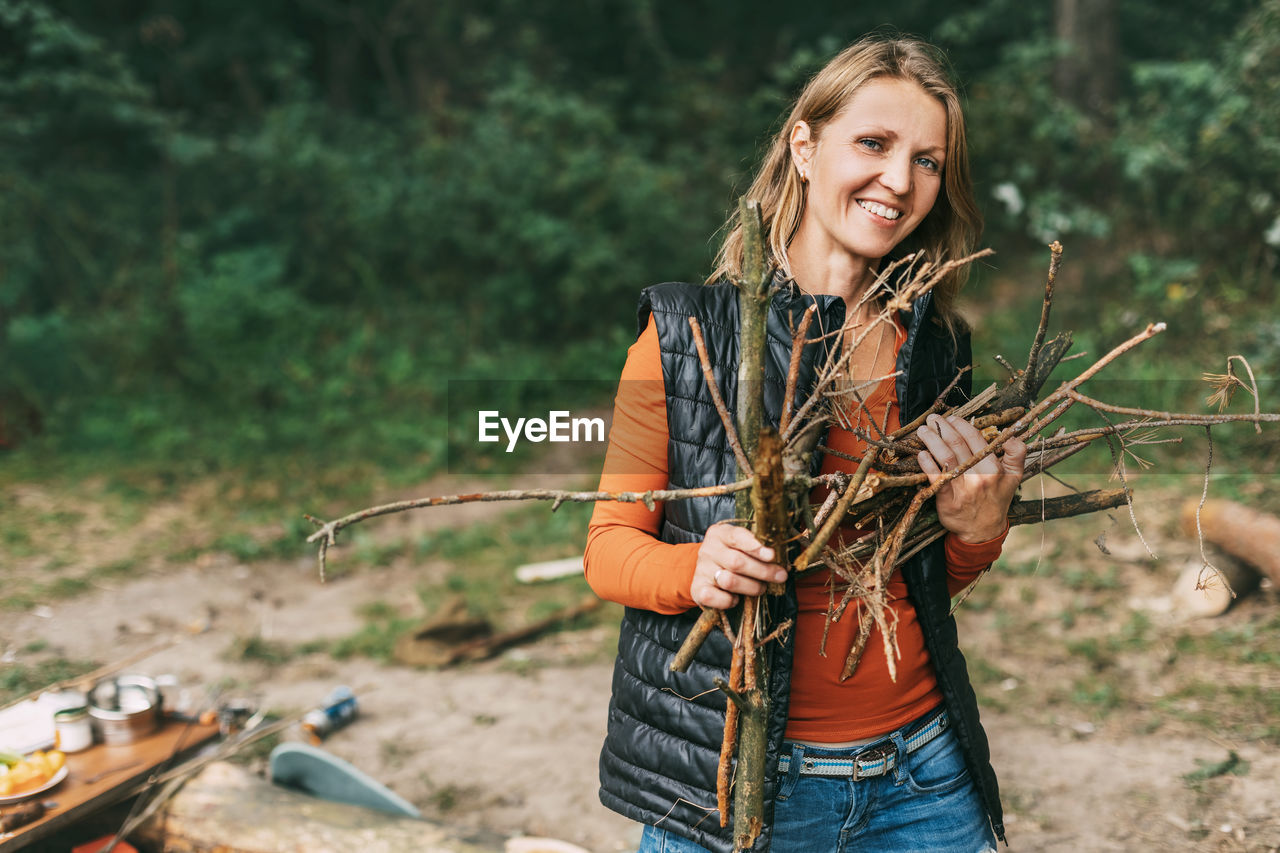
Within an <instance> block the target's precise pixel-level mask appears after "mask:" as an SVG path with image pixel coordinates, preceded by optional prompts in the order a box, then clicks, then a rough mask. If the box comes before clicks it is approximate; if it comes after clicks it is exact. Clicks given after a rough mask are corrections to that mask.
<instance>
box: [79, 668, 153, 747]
mask: <svg viewBox="0 0 1280 853" xmlns="http://www.w3.org/2000/svg"><path fill="white" fill-rule="evenodd" d="M89 718H90V720H92V722H93V728H94V731H95V732H96V733H97V735H98V739H99V740H100V741H102V742H103V743H105V744H107V745H113V744H122V743H133V742H134V741H137V740H141V739H142V738H144V737H146V736H147V735H149V734H151V733H152V732H153V731H155V730H156V729H157V728H158V727H159V725H160V688H159V687H157V686H156V683H155V681H154V680H153V679H151V678H148V677H147V676H145V675H112V676H108V677H106V678H103V679H102V680H100V681H98V682H97V683H96V684H94V685H93V689H92V690H90V691H89Z"/></svg>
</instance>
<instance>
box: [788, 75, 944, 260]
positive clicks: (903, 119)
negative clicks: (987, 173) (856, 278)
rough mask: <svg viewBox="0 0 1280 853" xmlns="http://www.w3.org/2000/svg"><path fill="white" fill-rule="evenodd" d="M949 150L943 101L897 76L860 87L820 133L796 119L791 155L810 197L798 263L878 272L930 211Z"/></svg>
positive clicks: (796, 249) (798, 240)
mask: <svg viewBox="0 0 1280 853" xmlns="http://www.w3.org/2000/svg"><path fill="white" fill-rule="evenodd" d="M946 146H947V113H946V109H945V108H944V107H943V105H942V103H941V102H940V101H938V100H937V99H936V98H934V97H933V96H931V95H929V94H928V93H927V92H925V91H924V89H922V88H921V87H920V86H919V85H918V84H916V83H914V82H911V81H907V80H900V79H897V78H889V77H880V78H876V79H874V80H872V81H870V82H869V83H867V84H866V85H864V86H862V87H861V88H859V89H858V90H857V91H856V92H855V93H854V95H853V97H852V98H850V99H849V101H848V103H846V104H845V105H844V107H843V108H842V109H841V110H840V111H839V112H838V113H837V114H836V115H835V116H834V117H833V118H832V119H831V121H829V122H828V123H827V124H826V125H825V126H823V127H822V129H821V134H820V135H815V133H814V131H813V129H812V128H810V127H809V125H808V124H807V123H805V122H803V121H801V122H797V123H796V125H795V126H794V127H793V128H792V130H791V156H792V161H793V162H794V163H795V166H796V168H797V169H798V170H799V171H800V174H801V175H802V176H803V177H804V179H805V180H806V182H807V188H806V189H807V192H806V197H805V207H804V213H803V215H802V216H801V219H800V225H799V228H798V229H797V231H796V234H795V237H794V238H793V239H792V241H791V246H790V247H789V249H788V251H789V254H790V256H791V259H792V263H793V266H805V267H810V268H812V265H813V264H814V263H815V262H819V263H821V265H822V266H824V267H828V268H829V267H831V266H832V265H833V264H835V265H845V264H848V265H850V266H851V268H852V271H856V270H858V269H862V270H873V269H874V268H875V266H876V265H877V263H878V261H879V260H880V259H881V258H883V257H884V256H885V255H887V254H888V253H889V252H890V251H891V250H892V249H893V247H894V246H896V245H898V244H899V243H900V242H902V240H903V239H905V238H906V237H907V235H909V234H910V233H911V232H912V231H914V230H915V229H916V226H918V225H919V224H920V223H921V222H922V221H923V220H924V218H925V217H926V216H927V215H928V214H929V211H930V210H932V209H933V205H934V202H935V201H936V200H937V198H938V193H939V192H940V191H941V189H942V169H943V165H944V162H943V161H944V159H945V156H946ZM798 255H803V256H804V259H803V262H801V261H802V259H801V258H800V257H798ZM797 262H801V263H797Z"/></svg>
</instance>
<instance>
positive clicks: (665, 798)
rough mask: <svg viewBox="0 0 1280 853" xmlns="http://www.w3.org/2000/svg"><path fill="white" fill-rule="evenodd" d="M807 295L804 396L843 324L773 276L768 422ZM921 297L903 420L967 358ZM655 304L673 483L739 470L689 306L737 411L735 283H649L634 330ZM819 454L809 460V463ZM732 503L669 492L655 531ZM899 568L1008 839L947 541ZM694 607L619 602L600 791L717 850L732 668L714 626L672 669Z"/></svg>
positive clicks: (727, 511) (772, 753)
mask: <svg viewBox="0 0 1280 853" xmlns="http://www.w3.org/2000/svg"><path fill="white" fill-rule="evenodd" d="M815 301H817V303H818V316H817V318H816V320H815V322H814V323H813V324H812V325H811V326H810V331H809V337H810V343H809V344H808V345H806V347H805V348H804V353H803V357H802V360H801V373H800V382H799V383H798V384H797V388H799V389H800V393H799V396H800V398H801V399H804V397H806V396H807V392H806V389H808V388H809V387H811V385H812V383H813V381H814V378H815V376H816V373H817V371H818V370H819V369H820V367H821V365H822V361H823V359H824V357H825V355H826V346H825V344H824V343H823V342H821V341H820V340H819V339H820V338H821V336H822V335H824V334H825V333H827V332H830V331H832V330H833V329H836V328H839V326H840V324H841V323H842V322H843V319H844V302H843V300H841V299H839V298H837V297H818V298H817V299H816V300H815V298H814V297H810V296H807V295H805V294H802V293H800V291H799V290H798V289H796V288H794V287H782V288H779V289H778V290H777V291H776V292H775V294H774V296H773V300H772V305H771V310H770V313H769V321H768V347H767V350H766V351H767V356H766V365H765V386H764V401H765V413H766V418H767V419H768V420H769V422H770V423H772V424H774V425H775V426H776V425H777V423H778V420H779V414H780V412H781V409H782V398H783V396H784V387H785V377H786V373H787V366H788V363H789V361H790V357H791V330H792V329H794V328H795V327H796V326H797V325H798V324H799V321H800V317H801V315H802V314H803V313H804V311H805V309H807V308H808V307H809V305H811V304H813V303H814V302H815ZM929 303H930V298H929V296H927V295H926V296H925V297H923V298H921V299H920V300H918V301H917V302H916V304H915V305H914V306H913V310H912V311H911V312H909V313H907V314H904V316H903V323H904V325H905V326H906V327H907V339H906V341H905V342H904V343H903V345H902V348H901V350H900V351H899V356H898V369H899V370H901V371H902V374H901V375H900V376H899V378H898V380H897V389H896V390H897V394H898V401H899V407H900V410H901V413H902V414H901V416H902V420H903V422H904V423H906V422H907V421H909V420H911V419H913V418H914V417H916V416H917V415H918V414H920V413H921V412H922V411H924V410H925V409H926V408H928V407H929V406H930V405H932V403H933V402H934V401H935V400H936V399H937V398H938V396H939V395H940V394H941V392H942V390H943V389H944V388H945V387H946V385H947V384H948V383H949V382H950V381H951V380H952V379H953V378H954V377H955V372H956V365H957V364H968V363H969V360H970V353H969V343H968V338H967V336H963V335H962V336H960V339H959V340H958V341H956V342H955V343H954V344H953V341H952V338H951V336H950V335H949V334H947V333H946V332H945V331H943V330H942V329H941V328H939V327H938V326H937V324H935V323H933V322H926V321H927V318H928V317H929V316H930V311H929ZM650 312H652V315H653V319H654V322H655V324H656V326H657V332H658V343H659V347H660V350H661V353H662V375H663V381H664V384H665V388H666V395H667V425H668V432H669V436H670V441H669V443H668V451H667V454H668V459H667V461H668V471H669V472H670V473H669V477H670V482H671V487H672V488H683V487H688V486H700V485H708V484H717V483H729V482H733V480H734V479H735V476H736V463H735V461H734V458H733V453H732V451H731V450H730V448H729V446H728V442H727V440H726V437H725V432H724V428H723V426H722V425H721V422H720V417H719V415H718V414H717V412H716V411H715V407H714V405H713V403H712V402H711V396H710V393H709V392H708V390H707V388H706V382H705V381H704V379H703V376H702V370H701V366H700V363H699V361H698V355H697V350H696V348H695V346H694V344H693V336H692V333H691V332H690V329H689V322H688V318H689V317H691V316H694V317H697V318H698V321H699V323H700V324H701V326H702V331H703V335H704V337H705V339H706V343H707V349H708V355H709V358H710V361H711V364H712V366H713V368H714V370H715V376H716V380H717V384H718V385H719V388H720V393H721V395H722V396H723V397H724V398H725V402H726V404H727V405H728V407H729V411H731V412H732V411H734V410H735V405H736V386H737V382H736V376H737V367H738V294H737V291H736V290H735V289H734V288H733V287H732V286H730V285H712V286H702V285H690V284H681V283H669V284H661V285H657V286H655V287H650V288H648V289H646V290H645V291H644V292H643V294H642V295H641V297H640V306H639V324H640V329H641V330H642V331H643V328H644V324H645V323H646V321H647V319H648V317H649V314H650ZM960 386H964V387H959V386H958V388H957V391H956V392H955V393H956V394H957V395H967V394H968V387H967V383H966V382H965V381H964V380H962V381H961V383H960ZM819 464H820V460H816V459H815V460H814V467H815V470H816V468H817V466H818V465H819ZM732 516H733V498H732V496H725V497H717V498H702V499H694V500H685V501H668V502H667V503H666V504H665V505H664V518H663V525H662V530H661V532H660V538H661V539H662V540H663V541H664V542H672V543H681V542H696V541H700V540H701V538H702V535H703V533H704V532H705V531H706V529H707V528H708V527H710V526H711V525H712V524H714V523H715V522H717V521H721V520H724V519H726V518H731V517H732ZM902 573H903V577H904V579H905V580H906V583H907V587H908V593H909V595H910V599H911V602H912V604H913V605H914V606H915V608H916V611H917V614H918V616H919V620H920V626H921V629H922V631H923V633H924V640H925V646H926V648H927V649H928V651H929V655H930V657H931V659H932V661H933V664H934V668H935V670H936V671H937V676H938V684H939V686H940V688H941V690H942V693H943V697H944V701H945V704H946V706H947V709H948V711H949V713H950V715H951V719H952V722H953V726H954V729H955V731H956V735H957V737H958V739H959V741H960V745H961V747H962V748H963V750H964V753H965V757H966V760H967V763H968V765H969V770H970V773H971V774H972V775H973V778H974V779H975V780H976V782H977V786H978V791H979V793H980V795H981V797H982V800H983V803H984V805H985V807H986V809H987V814H988V816H989V818H990V820H991V823H992V827H993V829H994V831H995V833H996V835H997V837H999V838H1001V839H1003V837H1004V827H1003V824H1002V812H1001V808H1000V799H999V789H998V787H997V784H996V778H995V774H994V772H993V771H992V769H991V763H990V753H989V750H988V746H987V738H986V734H985V733H984V732H983V730H982V726H981V724H980V722H979V719H978V707H977V700H976V698H975V696H974V693H973V689H972V687H971V686H970V684H969V677H968V673H967V671H966V668H965V663H964V657H963V655H961V653H960V650H959V648H958V647H957V640H956V627H955V620H954V619H953V618H952V617H951V616H950V604H951V602H950V597H949V595H948V593H947V582H946V580H947V579H946V563H945V558H944V555H943V552H942V544H941V542H938V543H935V546H934V547H932V548H927V549H925V550H924V551H922V552H920V553H919V554H917V555H916V556H915V557H913V558H912V559H911V560H910V561H909V562H908V563H907V564H906V565H905V566H903V568H902ZM770 606H771V609H772V611H773V613H772V617H771V621H774V622H776V621H778V620H781V619H786V618H791V617H793V616H794V614H795V612H796V600H795V589H794V585H793V584H788V585H787V594H786V595H783V596H778V597H777V598H773V599H771V600H770ZM698 614H699V610H698V609H697V608H695V609H693V610H690V611H689V612H687V613H683V614H680V615H677V616H664V615H661V614H657V613H653V612H650V611H647V610H638V609H635V608H627V610H626V613H625V615H624V617H623V621H622V630H621V634H620V636H619V640H618V659H617V662H616V664H615V667H614V674H613V698H612V700H611V701H610V704H609V729H608V735H607V737H606V739H605V744H604V750H603V752H602V753H601V756H600V783H601V788H600V799H601V801H602V802H603V803H604V804H605V805H606V806H608V807H609V808H611V809H613V810H614V811H617V812H620V813H621V814H624V815H627V816H628V817H631V818H633V819H635V820H638V821H640V822H642V823H646V824H652V825H656V826H660V827H662V828H664V829H666V830H668V831H670V832H673V833H675V834H676V835H680V836H683V837H685V838H689V839H691V840H693V841H695V842H697V843H698V844H701V845H702V846H703V847H706V848H708V849H709V850H712V851H716V853H720V851H726V852H727V851H731V850H732V849H733V839H732V831H731V830H732V822H731V821H730V825H729V827H728V828H726V829H723V830H722V829H721V828H720V820H719V817H720V816H719V814H718V813H717V812H716V793H715V792H716V768H717V765H718V762H719V755H720V741H721V738H722V736H723V733H724V711H725V700H724V696H723V694H721V693H720V692H719V691H718V690H715V689H713V687H712V684H713V679H714V678H715V677H717V676H718V677H721V678H725V679H726V680H727V679H728V670H729V660H730V651H731V650H730V648H729V643H728V641H727V639H726V638H725V637H724V635H723V634H721V633H720V632H718V631H713V632H712V634H711V636H710V638H709V639H708V640H707V642H706V643H704V644H703V646H702V649H701V651H700V652H699V653H698V656H697V657H696V658H695V660H694V662H693V664H692V665H690V667H689V669H688V671H687V672H684V673H678V672H671V670H670V669H669V665H670V663H671V659H672V657H673V655H674V654H675V652H676V650H677V649H679V647H680V644H681V643H682V642H683V641H684V638H685V636H686V635H687V634H688V632H689V629H690V627H691V626H692V625H693V623H694V622H696V621H697V618H698ZM767 650H768V653H769V654H770V655H771V662H770V667H769V672H770V681H769V686H768V689H769V692H770V696H771V699H772V715H771V717H770V720H769V725H768V731H769V751H768V755H767V759H766V763H765V767H766V768H767V770H766V776H765V810H766V814H765V816H764V817H765V830H764V832H763V833H762V835H761V838H760V840H759V841H757V843H756V847H755V849H757V850H768V848H769V842H770V840H771V831H772V830H771V827H772V814H771V812H772V803H773V796H774V793H775V792H776V785H777V778H776V770H775V768H776V767H777V765H778V748H779V746H780V744H781V743H782V740H783V734H784V732H785V729H786V722H787V705H788V697H789V689H790V681H791V668H792V649H791V645H790V640H789V638H787V639H785V640H783V641H782V642H775V643H771V644H770V645H769V646H768V647H767Z"/></svg>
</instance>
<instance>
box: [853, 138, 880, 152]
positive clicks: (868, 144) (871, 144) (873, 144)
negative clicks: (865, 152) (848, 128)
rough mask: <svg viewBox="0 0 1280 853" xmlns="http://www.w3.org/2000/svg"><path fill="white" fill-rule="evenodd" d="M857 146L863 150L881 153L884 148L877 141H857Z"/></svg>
mask: <svg viewBox="0 0 1280 853" xmlns="http://www.w3.org/2000/svg"><path fill="white" fill-rule="evenodd" d="M858 144H859V145H861V146H862V147H863V148H870V149H871V150H872V151H882V150H884V146H883V145H881V144H880V140H878V139H869V138H868V139H859V140H858Z"/></svg>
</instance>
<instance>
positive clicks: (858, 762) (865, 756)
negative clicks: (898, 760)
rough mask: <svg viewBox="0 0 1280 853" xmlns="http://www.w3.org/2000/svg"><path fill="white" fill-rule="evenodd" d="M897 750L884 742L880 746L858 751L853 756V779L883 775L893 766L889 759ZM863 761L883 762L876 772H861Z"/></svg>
mask: <svg viewBox="0 0 1280 853" xmlns="http://www.w3.org/2000/svg"><path fill="white" fill-rule="evenodd" d="M897 752H898V748H897V747H896V746H894V745H893V744H892V743H884V744H881V745H880V746H877V747H874V748H872V749H868V750H866V751H865V752H860V753H858V754H857V755H855V756H854V757H853V774H852V776H853V781H855V782H857V781H858V780H859V779H870V778H871V777H873V776H883V775H884V774H886V773H888V772H889V770H890V769H892V767H893V763H891V759H892V758H893V757H894V756H895V755H896V754H897ZM864 761H866V762H872V761H883V763H882V764H880V766H879V769H877V770H876V772H874V773H863V772H862V764H863V762H864Z"/></svg>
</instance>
